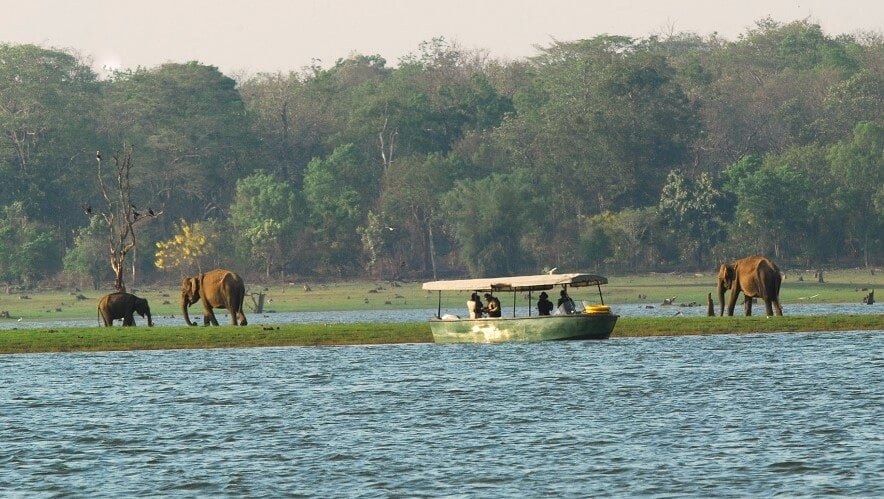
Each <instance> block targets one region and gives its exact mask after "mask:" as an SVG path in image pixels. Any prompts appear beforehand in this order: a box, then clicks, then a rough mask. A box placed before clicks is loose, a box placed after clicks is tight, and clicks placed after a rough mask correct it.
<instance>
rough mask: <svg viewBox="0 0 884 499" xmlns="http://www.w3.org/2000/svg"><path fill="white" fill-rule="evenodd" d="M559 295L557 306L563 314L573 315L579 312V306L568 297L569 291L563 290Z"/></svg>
mask: <svg viewBox="0 0 884 499" xmlns="http://www.w3.org/2000/svg"><path fill="white" fill-rule="evenodd" d="M559 295H560V296H559V302H558V303H557V304H556V306H557V307H558V308H559V310H561V311H562V313H565V314H573V313H574V312H575V311H576V310H577V305H575V304H574V300H572V299H571V297H570V296H568V290H567V289H563V290H562V292H561V293H559Z"/></svg>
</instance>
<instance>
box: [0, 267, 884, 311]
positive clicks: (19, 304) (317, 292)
mask: <svg viewBox="0 0 884 499" xmlns="http://www.w3.org/2000/svg"><path fill="white" fill-rule="evenodd" d="M799 276H801V277H802V279H803V280H801V281H799V280H798V278H799ZM825 279H826V282H824V283H819V282H816V280H815V279H813V277H812V275H810V274H809V273H806V272H805V273H804V274H799V273H797V272H787V274H786V280H785V281H783V287H782V290H781V292H780V301H781V303H782V304H783V308H784V310H785V313H786V314H787V315H789V306H790V305H792V304H798V303H802V304H810V303H817V304H819V303H860V302H862V298H863V296H865V295H866V294H867V293H868V291H869V290H872V289H882V288H884V272H876V273H875V274H871V273H870V272H869V271H867V270H862V269H846V270H833V271H828V272H826V274H825ZM608 280H609V283H610V284H608V285H607V286H603V287H602V291H603V292H604V297H605V303H610V304H644V305H649V306H658V305H660V304H661V303H662V302H663V300H664V299H670V298H673V297H675V300H674V302H675V303H676V304H681V303H691V302H696V303H699V304H700V305H701V306H705V303H706V295H707V293H712V294H713V299H714V300H715V299H717V297H716V296H715V285H716V277H715V275H713V274H711V273H708V272H707V273H696V274H689V273H659V274H641V275H625V276H610V275H609V276H608ZM304 285H308V286H309V288H310V291H309V292H308V291H306V290H305V288H304ZM246 289H247V291H249V292H252V293H257V292H263V293H265V295H266V302H265V306H264V309H265V311H268V312H269V311H275V312H322V311H348V310H384V309H388V310H393V309H433V310H435V309H436V307H437V306H438V299H439V297H438V294H437V293H434V292H428V291H424V290H422V289H421V283H420V282H390V281H379V280H377V281H367V280H361V281H341V282H320V283H317V282H309V281H298V282H297V283H292V284H288V285H271V286H263V285H258V284H254V283H249V282H247V283H246ZM130 291H131V292H133V293H135V294H136V295H138V296H141V297H143V298H147V299H148V300H149V302H150V307H151V310H152V311H153V315H154V317H164V316H165V317H168V316H175V317H180V315H181V310H180V305H179V304H178V303H179V302H178V300H179V291H178V289H177V288H173V287H157V286H151V287H145V288H142V287H139V286H135V287H134V288H133V289H130ZM109 292H111V290H109V289H105V290H99V291H92V290H82V291H81V290H77V289H70V290H66V291H65V290H54V291H20V292H16V293H14V294H0V312H4V311H5V312H8V313H9V318H8V319H0V321H13V322H14V321H16V320H17V319H18V318H22V319H23V320H27V321H36V322H40V321H54V320H70V319H95V320H96V321H97V310H96V306H97V304H98V300H99V298H101V296H103V295H105V294H107V293H109ZM570 294H571V296H572V297H573V298H574V299H575V300H586V301H587V302H588V303H596V302H597V301H598V293H597V290H596V289H595V288H593V287H589V288H574V289H572V290H571V293H570ZM878 296H879V301H884V296H882V292H880V291H879V292H878ZM468 299H469V292H462V293H457V292H450V293H443V294H442V307H443V309H447V310H454V311H456V312H454V313H460V311H461V310H462V309H464V307H465V306H466V302H467V300H468ZM534 299H535V300H536V296H535V297H534ZM501 301H502V302H503V303H504V304H505V306H512V294H511V293H505V294H502V295H501ZM518 303H519V305H524V304H527V296H523V297H520V298H519V301H518ZM246 305H247V307H246V315H251V314H252V313H253V312H252V311H251V309H250V305H251V300H250V299H246ZM201 313H202V307H201V306H200V305H199V304H197V305H194V306H193V307H191V309H190V314H191V316H194V315H201ZM756 313H757V312H756Z"/></svg>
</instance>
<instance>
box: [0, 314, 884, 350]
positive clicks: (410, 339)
mask: <svg viewBox="0 0 884 499" xmlns="http://www.w3.org/2000/svg"><path fill="white" fill-rule="evenodd" d="M853 330H884V316H881V315H836V316H785V317H775V318H767V317H757V316H754V317H727V318H722V317H678V318H672V317H662V318H660V317H654V318H649V317H625V318H624V317H621V318H620V320H619V321H618V322H617V327H616V328H615V329H614V334H613V335H612V337H613V338H626V337H649V336H682V335H706V334H752V333H786V332H814V331H853ZM432 341H433V339H432V335H431V334H430V328H429V324H427V323H416V322H412V323H385V324H366V323H360V324H280V325H272V326H270V325H263V326H262V325H259V326H246V327H239V328H237V327H232V326H222V327H186V326H176V327H155V328H146V327H135V328H123V327H115V328H98V327H90V328H77V327H71V328H53V329H22V330H7V331H0V354H15V353H48V352H97V351H129V350H167V349H208V348H250V347H279V346H331V345H339V346H343V345H377V344H401V343H432Z"/></svg>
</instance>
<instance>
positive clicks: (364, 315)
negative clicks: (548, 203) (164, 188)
mask: <svg viewBox="0 0 884 499" xmlns="http://www.w3.org/2000/svg"><path fill="white" fill-rule="evenodd" d="M649 307H650V308H649ZM201 310H202V308H200V307H199V305H197V306H196V307H195V310H193V311H191V320H193V321H196V319H195V317H196V316H199V315H195V314H199V312H198V311H201ZM512 310H513V309H512V305H510V307H509V308H507V307H506V304H504V306H503V312H504V316H506V317H509V316H511V315H512ZM611 310H612V311H613V312H614V313H615V314H619V315H621V316H623V317H671V316H675V315H680V316H681V315H683V316H705V315H706V307H705V306H702V307H680V306H659V305H654V306H650V305H640V304H614V305H611ZM223 312H224V311H223V310H221V311H219V312H218V313H216V316H217V318H218V322H219V323H220V324H229V323H230V319H229V318H228V316H227V315H226V314H224V313H223ZM436 312H437V310H436V309H435V308H433V309H404V310H400V309H386V310H384V309H382V310H346V311H335V310H332V311H326V312H280V313H266V314H253V313H249V312H248V311H246V317H247V318H248V320H249V323H250V324H338V323H352V322H375V323H377V322H424V321H427V320H428V319H430V318H431V317H433V316H434V315H436ZM752 312H753V314H754V315H764V303H759V304H756V305H755V306H754V307H753V309H752ZM442 313H443V314H446V313H448V314H460V315H466V314H465V307H464V310H461V309H456V308H443V309H442ZM532 313H535V314H536V310H534V312H532ZM783 313H784V314H785V315H832V314H857V315H868V314H884V302H878V303H875V304H874V305H864V304H862V303H825V304H789V305H787V306H785V307H784V311H783ZM516 314H517V315H518V316H519V317H526V316H527V315H528V308H527V307H517V308H516ZM735 314H737V315H742V314H743V308H742V304H740V306H739V307H737V310H736V311H735ZM199 317H200V319H199V321H198V323H199V324H202V318H201V316H199ZM153 320H154V324H156V325H157V326H181V325H184V319H182V318H181V317H180V316H177V317H162V316H157V317H153ZM135 323H136V324H137V325H140V326H143V325H145V324H147V320H146V319H143V318H141V317H138V316H137V315H136V316H135ZM116 324H117V325H119V324H120V321H117V322H116ZM96 325H98V322H97V319H95V318H91V319H79V320H77V319H75V320H70V319H69V320H58V321H42V322H29V321H21V322H19V321H16V320H15V319H2V320H0V330H3V329H33V328H46V327H66V326H80V327H89V326H96Z"/></svg>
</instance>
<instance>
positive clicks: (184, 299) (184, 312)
mask: <svg viewBox="0 0 884 499" xmlns="http://www.w3.org/2000/svg"><path fill="white" fill-rule="evenodd" d="M181 314H182V315H184V322H185V323H187V325H188V326H193V323H192V322H190V315H189V314H188V313H187V297H186V296H182V297H181Z"/></svg>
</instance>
